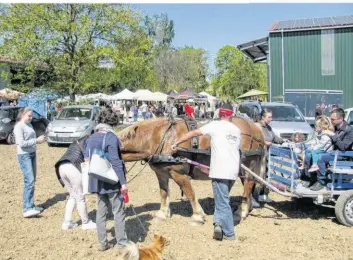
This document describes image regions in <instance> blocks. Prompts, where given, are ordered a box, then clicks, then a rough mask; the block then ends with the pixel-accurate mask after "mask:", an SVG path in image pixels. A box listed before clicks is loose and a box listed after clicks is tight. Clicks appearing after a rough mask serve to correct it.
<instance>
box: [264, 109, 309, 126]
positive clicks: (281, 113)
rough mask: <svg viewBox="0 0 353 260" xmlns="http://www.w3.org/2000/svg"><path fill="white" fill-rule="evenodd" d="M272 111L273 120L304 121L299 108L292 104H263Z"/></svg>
mask: <svg viewBox="0 0 353 260" xmlns="http://www.w3.org/2000/svg"><path fill="white" fill-rule="evenodd" d="M263 108H267V109H269V110H271V111H272V117H273V121H288V122H290V121H295V122H304V118H303V116H302V115H301V113H300V112H299V110H298V109H297V108H296V107H294V106H264V107H263Z"/></svg>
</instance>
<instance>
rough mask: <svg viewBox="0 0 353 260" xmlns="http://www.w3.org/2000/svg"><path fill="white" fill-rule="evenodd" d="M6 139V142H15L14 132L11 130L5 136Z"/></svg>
mask: <svg viewBox="0 0 353 260" xmlns="http://www.w3.org/2000/svg"><path fill="white" fill-rule="evenodd" d="M6 141H7V143H8V144H15V143H16V140H15V134H14V133H13V132H11V133H10V134H9V135H8V136H7V138H6Z"/></svg>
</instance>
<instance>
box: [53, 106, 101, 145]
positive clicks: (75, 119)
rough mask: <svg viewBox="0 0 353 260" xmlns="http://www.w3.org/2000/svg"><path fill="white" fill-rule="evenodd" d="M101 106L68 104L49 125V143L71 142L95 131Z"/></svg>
mask: <svg viewBox="0 0 353 260" xmlns="http://www.w3.org/2000/svg"><path fill="white" fill-rule="evenodd" d="M98 115H99V107H98V106H95V105H85V106H82V105H76V106H67V107H65V108H63V110H61V111H60V113H59V114H58V115H57V117H56V118H55V119H54V121H53V122H51V123H50V124H49V125H48V127H47V137H48V145H49V146H52V145H55V144H71V143H73V142H74V141H76V140H78V139H80V138H82V137H84V136H87V135H90V134H92V133H93V131H94V128H95V126H96V125H97V124H98Z"/></svg>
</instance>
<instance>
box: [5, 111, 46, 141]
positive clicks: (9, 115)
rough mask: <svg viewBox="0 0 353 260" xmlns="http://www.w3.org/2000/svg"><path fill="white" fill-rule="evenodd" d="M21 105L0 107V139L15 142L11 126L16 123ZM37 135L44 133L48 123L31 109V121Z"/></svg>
mask: <svg viewBox="0 0 353 260" xmlns="http://www.w3.org/2000/svg"><path fill="white" fill-rule="evenodd" d="M20 109H22V107H10V106H2V107H0V140H6V141H7V143H8V144H14V143H15V135H14V133H13V128H14V126H15V124H16V118H17V115H18V112H19V111H20ZM31 124H32V126H33V129H34V131H35V132H36V135H37V137H38V136H40V135H43V134H45V130H46V128H47V126H48V124H49V120H48V119H46V118H45V117H43V116H41V115H40V114H39V113H37V112H36V111H33V119H32V122H31Z"/></svg>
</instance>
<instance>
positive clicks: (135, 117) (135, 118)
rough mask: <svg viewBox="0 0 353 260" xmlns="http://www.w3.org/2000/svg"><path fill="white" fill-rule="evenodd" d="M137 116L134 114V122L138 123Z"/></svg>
mask: <svg viewBox="0 0 353 260" xmlns="http://www.w3.org/2000/svg"><path fill="white" fill-rule="evenodd" d="M137 116H138V114H134V122H136V121H137Z"/></svg>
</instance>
